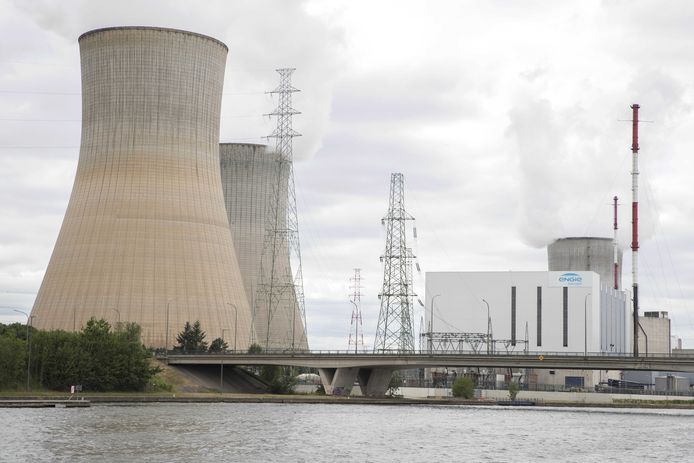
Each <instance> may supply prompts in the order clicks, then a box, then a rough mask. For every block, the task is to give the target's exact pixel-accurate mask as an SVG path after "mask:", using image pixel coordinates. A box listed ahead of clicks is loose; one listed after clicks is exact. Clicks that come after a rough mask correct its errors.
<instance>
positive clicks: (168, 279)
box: [32, 27, 252, 348]
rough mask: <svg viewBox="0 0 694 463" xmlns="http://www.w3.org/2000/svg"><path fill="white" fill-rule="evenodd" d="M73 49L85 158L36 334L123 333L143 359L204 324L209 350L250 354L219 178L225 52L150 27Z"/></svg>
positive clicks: (206, 41) (38, 305)
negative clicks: (106, 325) (118, 326)
mask: <svg viewBox="0 0 694 463" xmlns="http://www.w3.org/2000/svg"><path fill="white" fill-rule="evenodd" d="M79 45H80V54H81V63H82V66H81V67H82V140H81V146H80V157H79V163H78V166H77V173H76V177H75V182H74V186H73V190H72V195H71V197H70V202H69V204H68V208H67V211H66V214H65V219H64V221H63V225H62V228H61V231H60V234H59V236H58V240H57V242H56V245H55V248H54V250H53V255H52V256H51V260H50V262H49V265H48V268H47V269H46V274H45V276H44V279H43V283H42V285H41V288H40V290H39V293H38V295H37V298H36V301H35V303H34V308H33V310H32V315H35V316H36V318H35V319H34V325H35V326H37V327H38V328H43V329H63V330H73V329H80V327H81V326H82V325H83V324H84V323H85V322H86V321H87V320H88V319H89V318H90V317H97V318H105V319H107V320H109V321H112V322H115V321H117V320H118V319H120V321H122V322H126V321H127V322H136V323H138V324H139V325H140V326H141V327H142V335H143V339H142V340H143V342H144V343H145V344H146V345H149V346H164V345H168V346H169V347H171V346H172V344H173V343H174V339H175V336H176V333H178V332H179V331H181V329H182V327H183V325H184V323H185V322H186V321H191V322H192V321H195V320H200V322H201V325H202V328H203V330H205V331H206V332H207V339H208V340H212V339H213V338H216V337H218V336H219V337H222V335H223V334H224V336H223V337H224V338H225V339H226V340H227V342H228V343H229V344H230V345H231V344H232V343H233V341H234V340H233V333H237V334H238V339H237V340H236V345H237V347H238V348H244V347H246V346H247V345H248V344H249V342H250V338H251V337H252V327H251V312H250V307H249V305H248V301H247V298H246V294H245V291H244V286H243V281H242V278H241V275H240V272H239V268H238V263H237V259H236V254H235V251H234V246H233V243H232V238H231V233H230V230H229V224H228V221H227V216H226V211H225V206H224V195H223V192H222V185H221V181H220V169H219V145H218V143H219V116H220V108H221V99H222V85H223V79H224V67H225V63H226V55H227V48H226V46H225V45H224V44H222V43H221V42H219V41H217V40H214V39H211V38H209V37H205V36H202V35H199V34H194V33H189V32H184V31H178V30H171V29H160V28H147V27H124V28H110V29H101V30H96V31H91V32H88V33H86V34H84V35H83V36H81V37H80V39H79ZM236 322H238V327H235V323H236ZM235 328H236V329H235ZM167 339H168V342H167Z"/></svg>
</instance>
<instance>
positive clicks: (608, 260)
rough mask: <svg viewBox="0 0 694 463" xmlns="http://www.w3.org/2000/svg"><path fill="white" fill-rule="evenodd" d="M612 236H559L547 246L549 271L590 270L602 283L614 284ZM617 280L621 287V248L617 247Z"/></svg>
mask: <svg viewBox="0 0 694 463" xmlns="http://www.w3.org/2000/svg"><path fill="white" fill-rule="evenodd" d="M612 243H613V241H612V238H592V237H583V238H560V239H558V240H556V241H555V242H554V243H552V244H550V245H549V246H548V247H547V257H548V260H549V270H550V271H565V270H592V271H593V272H595V273H597V274H599V275H600V282H601V283H602V284H605V285H608V286H610V287H612V286H613V285H614V247H613V245H612ZM617 263H618V264H619V269H618V274H617V281H618V282H619V287H620V289H621V287H622V250H621V249H620V248H619V247H618V248H617Z"/></svg>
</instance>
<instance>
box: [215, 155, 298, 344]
mask: <svg viewBox="0 0 694 463" xmlns="http://www.w3.org/2000/svg"><path fill="white" fill-rule="evenodd" d="M219 150H220V163H221V170H222V186H223V188H224V201H225V203H226V208H227V214H228V217H229V225H230V227H231V234H232V236H233V239H234V245H235V246H236V255H237V256H238V260H239V267H240V268H241V274H242V276H243V283H244V287H245V289H246V295H247V296H248V299H249V304H250V306H251V308H252V310H253V326H254V329H255V333H256V334H257V338H256V340H255V341H256V342H257V343H258V344H260V345H261V346H262V347H268V348H270V349H278V348H279V349H287V348H292V347H293V348H297V349H306V348H308V344H307V340H306V333H305V330H304V325H303V320H302V318H301V315H300V312H299V310H298V305H297V301H296V293H295V292H294V288H293V286H292V284H291V283H292V281H293V275H292V269H291V265H290V259H289V251H288V242H287V234H286V233H274V234H273V233H272V228H273V225H272V222H271V221H270V222H269V221H268V217H269V216H270V214H274V213H276V214H277V217H278V221H279V224H280V226H279V227H277V228H278V229H282V228H286V227H285V225H286V217H287V200H288V197H287V191H288V190H287V181H288V178H289V177H288V175H289V169H288V168H287V167H288V166H287V163H286V162H285V163H281V162H280V157H279V156H278V154H277V153H276V152H273V151H267V150H266V148H265V145H253V144H242V143H222V144H221V145H220V148H219ZM276 191H277V192H278V194H276V193H275V192H276ZM274 198H278V199H277V200H276V199H274ZM274 204H276V206H277V207H273V205H274ZM268 229H270V230H271V231H270V232H269V233H270V234H269V235H268ZM273 243H274V245H273ZM264 246H265V253H263V248H264ZM273 247H274V253H273V252H272V249H273ZM271 282H272V287H270V286H271V285H270V283H271ZM270 294H272V297H268V296H269V295H270ZM268 300H270V301H271V302H270V303H268Z"/></svg>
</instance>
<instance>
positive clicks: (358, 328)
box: [347, 268, 364, 354]
mask: <svg viewBox="0 0 694 463" xmlns="http://www.w3.org/2000/svg"><path fill="white" fill-rule="evenodd" d="M350 280H352V284H351V285H350V289H351V290H352V294H350V298H349V301H350V302H351V303H352V305H354V308H353V309H352V321H351V322H350V327H349V342H348V343H347V350H349V351H351V350H352V346H354V353H355V354H356V353H358V352H359V349H361V350H364V330H363V327H362V323H361V269H358V268H355V269H354V277H352V278H350Z"/></svg>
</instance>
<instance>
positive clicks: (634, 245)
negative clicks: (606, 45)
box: [631, 104, 640, 357]
mask: <svg viewBox="0 0 694 463" xmlns="http://www.w3.org/2000/svg"><path fill="white" fill-rule="evenodd" d="M639 108H640V106H639V105H638V104H633V105H631V109H632V112H633V114H632V118H631V152H632V158H633V159H632V169H631V198H632V199H631V274H632V285H633V291H634V357H638V356H639V279H638V268H639V267H638V263H639V261H638V251H639Z"/></svg>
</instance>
